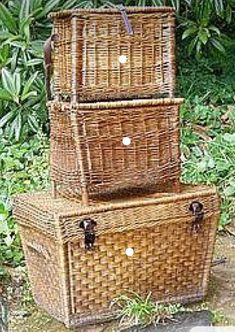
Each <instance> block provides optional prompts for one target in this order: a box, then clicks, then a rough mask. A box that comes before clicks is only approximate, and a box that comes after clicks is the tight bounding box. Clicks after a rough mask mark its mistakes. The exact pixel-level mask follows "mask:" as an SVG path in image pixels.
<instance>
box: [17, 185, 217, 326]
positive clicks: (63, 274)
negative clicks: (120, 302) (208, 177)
mask: <svg viewBox="0 0 235 332" xmlns="http://www.w3.org/2000/svg"><path fill="white" fill-rule="evenodd" d="M195 200H196V201H199V202H201V203H202V204H203V210H204V219H203V221H202V224H201V228H200V229H199V231H198V232H197V233H193V232H192V223H193V221H194V217H193V216H192V214H191V212H190V211H189V206H190V204H191V203H192V201H195ZM14 215H15V217H16V219H17V222H18V223H19V225H20V234H21V238H22V240H23V247H24V253H25V256H26V262H27V267H28V271H29V276H30V280H31V283H32V289H33V294H34V298H35V300H36V302H37V303H38V304H39V305H40V306H42V307H43V308H44V309H45V310H47V311H48V312H49V313H50V314H51V315H52V316H54V317H56V318H57V319H59V320H61V321H63V322H64V323H65V324H66V325H68V326H72V325H78V324H82V323H95V322H96V321H99V320H105V319H107V318H108V317H109V316H110V315H111V314H112V312H111V311H110V308H109V304H110V302H111V300H112V299H113V298H114V297H116V296H118V295H120V294H123V293H125V292H126V291H127V290H131V291H135V292H137V293H139V294H141V295H146V294H148V293H149V292H150V291H151V292H152V296H153V297H154V298H155V299H156V300H157V301H160V302H168V301H170V302H175V301H177V302H189V301H194V300H199V299H201V298H202V297H203V296H204V295H205V294H206V291H207V284H208V277H209V271H210V265H211V259H212V251H213V245H214V240H215V234H216V227H217V221H218V216H219V199H218V196H217V193H216V190H215V189H214V188H209V187H200V186H198V187H183V188H182V192H181V193H180V194H151V195H147V196H141V197H136V198H135V199H133V198H132V199H125V200H121V199H119V200H112V201H108V202H107V201H100V202H92V204H91V206H89V207H82V205H81V204H79V203H77V202H74V201H71V200H66V199H63V198H58V199H52V198H51V196H50V194H49V193H36V194H31V195H30V194H23V195H19V196H18V197H17V198H15V201H14ZM84 217H90V218H92V219H94V220H95V221H96V222H97V227H96V240H95V244H94V250H92V251H86V250H85V249H84V234H83V230H82V229H81V228H79V223H80V221H81V220H82V219H83V218H84ZM127 248H133V250H134V255H133V256H132V257H128V256H127V255H126V254H125V252H126V249H127Z"/></svg>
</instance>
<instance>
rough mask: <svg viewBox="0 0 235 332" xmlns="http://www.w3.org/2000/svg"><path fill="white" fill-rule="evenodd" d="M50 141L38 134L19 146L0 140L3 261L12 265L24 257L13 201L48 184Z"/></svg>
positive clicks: (0, 250) (0, 244) (0, 256)
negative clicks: (16, 196) (14, 215)
mask: <svg viewBox="0 0 235 332" xmlns="http://www.w3.org/2000/svg"><path fill="white" fill-rule="evenodd" d="M47 159H48V142H47V139H46V138H45V136H41V135H38V136H36V137H34V138H32V139H31V140H30V141H26V142H24V143H18V142H14V143H12V141H9V139H7V138H4V137H1V140H0V174H1V180H0V193H1V194H0V262H2V263H4V264H11V265H13V266H15V265H18V264H20V262H21V261H22V258H23V254H22V250H21V246H20V239H19V235H18V231H17V226H16V224H15V222H14V220H13V218H12V212H11V199H10V197H11V196H12V195H14V194H16V193H21V192H25V191H28V190H40V189H43V188H45V187H46V186H47V185H48V174H47V173H48V161H47Z"/></svg>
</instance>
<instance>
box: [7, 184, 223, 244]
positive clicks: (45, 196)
mask: <svg viewBox="0 0 235 332" xmlns="http://www.w3.org/2000/svg"><path fill="white" fill-rule="evenodd" d="M193 200H200V201H201V202H202V203H203V205H204V211H205V213H206V215H207V217H209V216H212V215H213V214H215V213H217V214H218V213H219V200H218V195H217V192H216V189H215V188H214V187H208V186H196V187H195V186H182V192H181V193H178V194H174V193H170V194H169V193H164V194H163V193H157V194H156V193H155V194H149V195H145V196H143V195H142V196H137V197H129V198H128V197H125V198H116V199H109V200H108V199H107V200H103V201H101V200H100V201H94V200H93V201H92V202H90V205H89V206H88V207H84V206H82V205H81V203H80V202H77V201H76V202H75V201H71V200H68V199H64V198H57V199H53V198H52V196H51V194H50V193H49V192H46V193H45V192H41V193H33V194H21V195H18V196H16V197H15V199H14V205H13V207H14V209H13V211H14V215H15V217H16V219H17V222H18V223H19V224H21V225H23V226H28V227H33V228H36V229H39V230H41V231H43V232H46V233H47V234H48V235H49V236H51V237H53V238H56V239H60V240H62V241H63V242H67V241H69V240H71V239H74V238H78V237H81V236H82V235H83V233H82V230H81V229H79V221H80V220H81V219H83V218H84V217H91V218H93V219H94V220H96V221H97V234H100V233H105V232H120V231H127V230H130V229H134V228H139V227H150V226H153V225H156V224H157V223H166V222H167V223H168V222H171V221H172V220H179V222H181V220H182V218H187V219H188V218H190V215H191V214H190V211H189V205H190V202H191V201H193ZM136 215H138V218H136V217H135V216H136ZM140 215H142V218H141V217H140Z"/></svg>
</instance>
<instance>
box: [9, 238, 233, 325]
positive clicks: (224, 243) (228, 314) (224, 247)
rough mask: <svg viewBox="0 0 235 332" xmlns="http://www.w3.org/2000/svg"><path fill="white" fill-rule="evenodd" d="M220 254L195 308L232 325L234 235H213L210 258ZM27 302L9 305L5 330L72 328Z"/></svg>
mask: <svg viewBox="0 0 235 332" xmlns="http://www.w3.org/2000/svg"><path fill="white" fill-rule="evenodd" d="M221 256H225V257H227V262H226V263H225V264H221V265H218V266H215V267H213V268H212V272H211V278H210V284H209V292H208V296H207V298H206V299H205V301H204V302H203V303H201V304H197V305H196V307H197V308H198V307H203V308H205V307H206V308H209V309H211V310H212V311H213V312H215V313H216V315H217V313H218V325H223V323H224V322H223V319H225V320H226V321H227V324H229V325H235V236H231V235H228V234H226V235H223V234H222V235H219V236H218V237H217V241H216V249H215V254H214V257H215V258H217V257H221ZM19 292H20V290H19ZM18 298H19V299H20V294H18ZM26 302H27V290H26ZM28 302H29V303H30V305H28V307H29V309H27V310H26V311H25V309H23V310H22V308H19V307H18V306H17V304H14V306H13V307H12V308H10V326H9V332H36V331H40V332H68V331H72V330H69V329H67V328H65V327H64V325H63V324H60V323H58V322H57V321H55V320H54V319H52V318H50V317H49V316H48V315H47V314H46V313H45V312H44V311H43V310H41V309H38V308H37V307H36V306H35V305H34V304H31V303H32V301H30V299H28ZM26 307H27V305H26ZM221 317H222V318H221ZM220 321H221V324H220ZM119 330H120V329H119V328H118V327H117V324H116V323H114V324H108V325H98V326H94V327H88V328H79V329H76V331H78V332H104V331H105V332H111V331H112V332H114V331H119Z"/></svg>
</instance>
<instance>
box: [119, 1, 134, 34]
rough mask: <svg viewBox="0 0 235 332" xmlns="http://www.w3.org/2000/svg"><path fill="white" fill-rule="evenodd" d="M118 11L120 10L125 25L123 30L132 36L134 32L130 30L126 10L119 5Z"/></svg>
mask: <svg viewBox="0 0 235 332" xmlns="http://www.w3.org/2000/svg"><path fill="white" fill-rule="evenodd" d="M118 9H119V10H120V12H121V15H122V19H123V22H124V24H125V28H126V31H127V33H129V35H133V34H134V32H133V29H132V26H131V23H130V21H129V19H128V16H127V12H126V9H125V7H124V6H123V5H119V6H118Z"/></svg>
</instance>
